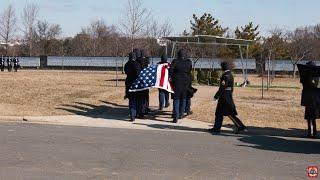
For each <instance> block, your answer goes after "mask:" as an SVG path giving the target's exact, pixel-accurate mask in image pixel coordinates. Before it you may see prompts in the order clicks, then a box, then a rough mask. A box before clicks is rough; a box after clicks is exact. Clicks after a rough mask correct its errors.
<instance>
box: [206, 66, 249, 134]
mask: <svg viewBox="0 0 320 180" xmlns="http://www.w3.org/2000/svg"><path fill="white" fill-rule="evenodd" d="M229 67H230V66H229V64H228V63H227V62H222V63H221V68H222V70H223V71H224V73H223V75H222V76H221V78H220V87H219V90H218V92H217V93H216V94H215V96H214V100H218V104H217V108H216V113H215V116H216V117H215V123H214V127H213V128H212V129H210V131H211V132H212V133H220V130H221V126H222V123H223V117H224V116H228V117H229V118H230V119H231V120H232V121H233V123H234V124H235V126H236V128H235V133H238V132H240V131H245V130H246V126H245V125H244V124H243V123H242V122H241V120H240V119H239V118H238V117H237V114H238V113H237V110H236V106H235V104H234V101H233V97H232V94H233V85H234V79H233V75H232V73H231V71H230V68H229Z"/></svg>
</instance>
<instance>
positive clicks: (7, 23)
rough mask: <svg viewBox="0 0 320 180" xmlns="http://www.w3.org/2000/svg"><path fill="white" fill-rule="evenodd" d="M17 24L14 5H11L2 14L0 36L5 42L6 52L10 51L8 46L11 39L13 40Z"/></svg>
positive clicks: (0, 17)
mask: <svg viewBox="0 0 320 180" xmlns="http://www.w3.org/2000/svg"><path fill="white" fill-rule="evenodd" d="M16 24H17V17H16V14H15V10H14V8H13V7H12V5H9V6H8V7H7V8H6V9H4V11H3V12H2V13H1V16H0V37H1V38H2V39H3V40H4V42H5V49H6V50H5V54H6V55H7V53H8V46H9V43H10V41H12V40H13V38H14V35H15V32H16V30H17V28H16Z"/></svg>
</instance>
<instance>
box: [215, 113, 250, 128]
mask: <svg viewBox="0 0 320 180" xmlns="http://www.w3.org/2000/svg"><path fill="white" fill-rule="evenodd" d="M228 117H229V118H230V119H231V120H232V122H233V123H234V125H235V126H236V127H237V128H238V129H245V128H246V126H245V125H244V124H243V123H242V122H241V120H240V119H239V118H238V117H237V116H236V115H230V116H228ZM222 123H223V115H218V116H216V119H215V122H214V127H213V129H214V130H215V131H220V130H221V127H222Z"/></svg>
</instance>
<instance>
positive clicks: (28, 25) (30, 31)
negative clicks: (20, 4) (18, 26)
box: [21, 4, 39, 56]
mask: <svg viewBox="0 0 320 180" xmlns="http://www.w3.org/2000/svg"><path fill="white" fill-rule="evenodd" d="M38 13H39V6H38V5H36V4H27V5H26V6H25V7H24V9H23V12H22V15H21V19H22V25H23V29H22V31H23V33H24V36H25V39H26V40H27V42H28V45H29V56H32V49H33V43H34V38H35V30H36V21H37V17H38Z"/></svg>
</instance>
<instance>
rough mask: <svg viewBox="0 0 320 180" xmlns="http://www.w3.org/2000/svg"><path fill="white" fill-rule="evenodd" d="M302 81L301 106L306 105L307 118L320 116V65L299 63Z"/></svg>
mask: <svg viewBox="0 0 320 180" xmlns="http://www.w3.org/2000/svg"><path fill="white" fill-rule="evenodd" d="M298 68H299V73H300V82H301V83H302V86H303V89H302V93H301V106H305V107H306V110H305V115H304V117H305V119H319V118H320V88H319V84H320V79H319V76H320V67H318V66H311V65H301V64H299V65H298Z"/></svg>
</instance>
